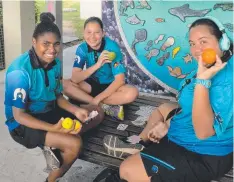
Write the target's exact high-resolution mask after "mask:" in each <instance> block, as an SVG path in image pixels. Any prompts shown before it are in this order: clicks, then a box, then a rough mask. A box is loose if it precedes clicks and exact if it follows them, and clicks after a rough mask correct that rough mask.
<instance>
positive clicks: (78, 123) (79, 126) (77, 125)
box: [74, 119, 82, 130]
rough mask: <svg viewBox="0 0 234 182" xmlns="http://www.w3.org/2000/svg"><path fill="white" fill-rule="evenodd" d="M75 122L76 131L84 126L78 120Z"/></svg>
mask: <svg viewBox="0 0 234 182" xmlns="http://www.w3.org/2000/svg"><path fill="white" fill-rule="evenodd" d="M74 121H75V122H76V126H75V130H79V129H80V128H81V126H82V125H81V123H80V122H79V121H78V120H76V119H74Z"/></svg>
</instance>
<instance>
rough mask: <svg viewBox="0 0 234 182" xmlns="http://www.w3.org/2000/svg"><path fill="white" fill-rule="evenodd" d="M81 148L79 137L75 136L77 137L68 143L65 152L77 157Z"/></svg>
mask: <svg viewBox="0 0 234 182" xmlns="http://www.w3.org/2000/svg"><path fill="white" fill-rule="evenodd" d="M81 148H82V139H81V137H80V136H77V137H74V138H73V139H72V141H70V144H69V147H68V148H67V150H68V152H69V154H70V155H72V156H74V157H76V156H78V154H79V152H80V150H81Z"/></svg>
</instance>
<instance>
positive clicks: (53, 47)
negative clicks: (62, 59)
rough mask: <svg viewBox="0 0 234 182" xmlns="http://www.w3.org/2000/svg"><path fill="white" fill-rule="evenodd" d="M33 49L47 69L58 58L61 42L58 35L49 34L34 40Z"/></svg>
mask: <svg viewBox="0 0 234 182" xmlns="http://www.w3.org/2000/svg"><path fill="white" fill-rule="evenodd" d="M33 47H34V49H35V51H36V54H37V56H38V57H39V59H40V61H41V63H42V65H43V66H44V67H46V66H47V65H48V64H49V63H51V62H52V61H53V60H54V59H55V58H56V57H57V55H58V53H59V51H60V40H59V39H58V37H57V35H56V34H54V33H52V32H47V33H44V34H43V35H39V36H38V37H37V39H35V38H33Z"/></svg>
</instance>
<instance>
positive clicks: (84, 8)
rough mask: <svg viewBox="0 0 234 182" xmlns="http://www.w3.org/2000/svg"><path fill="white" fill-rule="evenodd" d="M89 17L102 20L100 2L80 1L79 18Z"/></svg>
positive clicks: (96, 0) (100, 0)
mask: <svg viewBox="0 0 234 182" xmlns="http://www.w3.org/2000/svg"><path fill="white" fill-rule="evenodd" d="M91 16H97V17H99V18H102V0H80V18H81V19H87V18H89V17H91Z"/></svg>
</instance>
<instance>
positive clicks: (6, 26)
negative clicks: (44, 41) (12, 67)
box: [0, 1, 35, 83]
mask: <svg viewBox="0 0 234 182" xmlns="http://www.w3.org/2000/svg"><path fill="white" fill-rule="evenodd" d="M2 6H3V8H2V9H3V30H4V49H5V67H6V68H7V67H8V66H9V64H10V63H11V62H12V61H13V60H14V59H15V58H17V57H18V56H19V55H20V54H22V53H23V52H25V51H27V50H28V49H30V48H31V46H32V34H33V31H34V27H35V16H34V15H35V12H34V1H2ZM4 73H5V70H3V71H0V83H2V82H3V81H4Z"/></svg>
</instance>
